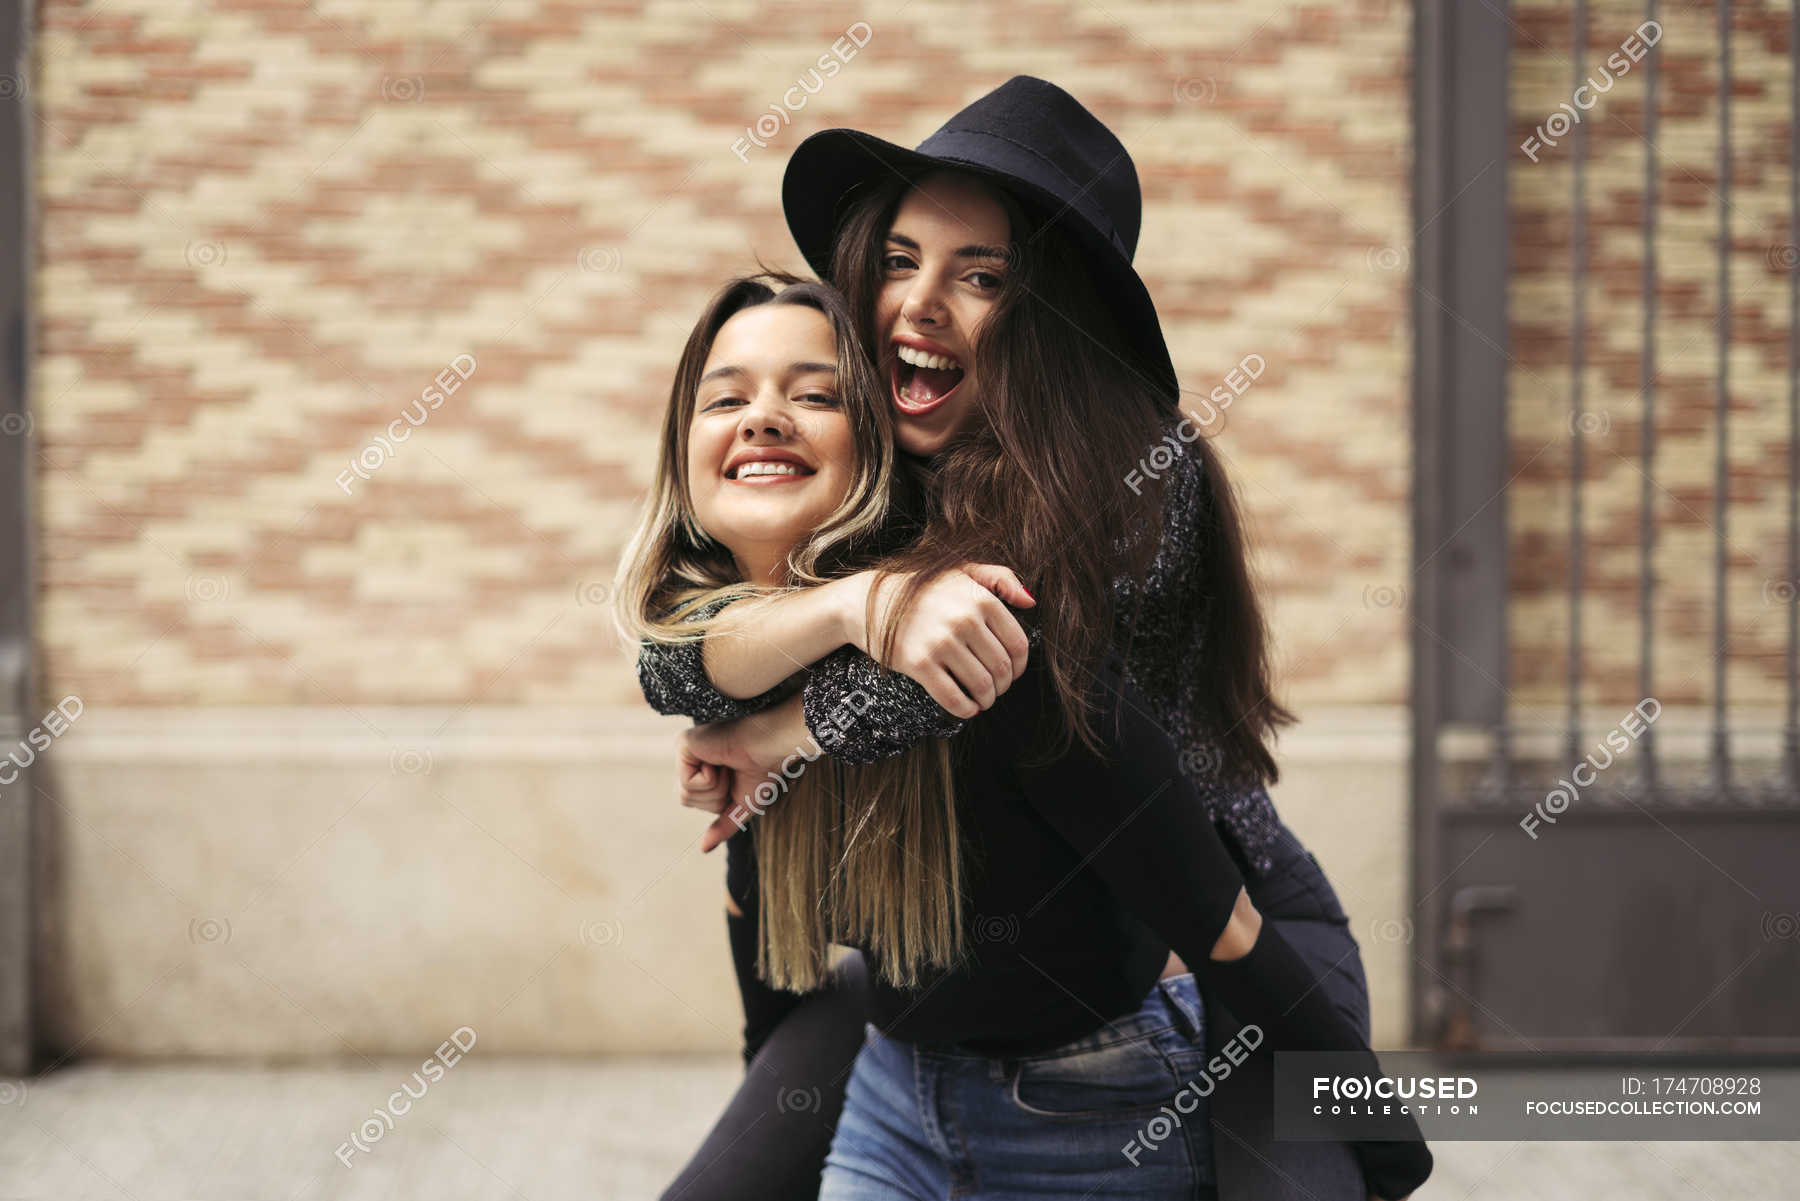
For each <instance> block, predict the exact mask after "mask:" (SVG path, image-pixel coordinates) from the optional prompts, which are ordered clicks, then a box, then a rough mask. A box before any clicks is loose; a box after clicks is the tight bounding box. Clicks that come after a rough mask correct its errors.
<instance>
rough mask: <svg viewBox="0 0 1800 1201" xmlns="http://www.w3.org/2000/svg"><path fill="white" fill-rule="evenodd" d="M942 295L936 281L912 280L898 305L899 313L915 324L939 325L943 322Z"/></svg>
mask: <svg viewBox="0 0 1800 1201" xmlns="http://www.w3.org/2000/svg"><path fill="white" fill-rule="evenodd" d="M944 312H945V310H944V296H943V292H942V290H941V289H939V287H938V286H937V284H936V283H934V282H931V281H927V280H925V279H923V278H921V279H918V280H916V281H915V282H914V284H913V286H912V288H911V290H910V291H908V292H907V294H906V302H905V303H904V304H902V305H901V306H900V315H901V316H903V317H905V318H906V320H907V322H908V323H909V324H911V325H915V326H921V327H923V326H933V327H935V326H939V325H942V324H943V323H944Z"/></svg>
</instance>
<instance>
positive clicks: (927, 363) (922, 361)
mask: <svg viewBox="0 0 1800 1201" xmlns="http://www.w3.org/2000/svg"><path fill="white" fill-rule="evenodd" d="M897 352H898V354H899V355H900V361H901V362H902V363H911V364H912V365H913V366H914V367H926V368H929V369H930V370H932V371H948V370H949V369H950V368H952V367H954V366H956V360H955V359H953V358H951V357H950V356H949V355H947V354H927V353H925V352H924V351H923V350H914V349H913V348H912V347H910V346H904V345H903V346H899V347H898V348H897Z"/></svg>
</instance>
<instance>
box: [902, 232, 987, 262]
mask: <svg viewBox="0 0 1800 1201" xmlns="http://www.w3.org/2000/svg"><path fill="white" fill-rule="evenodd" d="M888 241H890V242H898V243H899V244H900V245H902V246H904V247H905V248H906V249H908V250H911V251H913V252H914V253H917V252H918V249H919V244H918V243H917V242H915V241H913V240H912V239H911V238H909V237H907V236H906V235H905V234H896V233H890V234H888ZM954 254H955V256H956V257H957V258H959V259H1000V260H1001V261H1003V262H1004V261H1005V260H1006V259H1008V258H1010V257H1011V255H1010V253H1009V252H1008V251H1007V249H1006V247H1004V246H984V245H982V244H981V243H979V242H973V243H970V244H969V245H967V246H958V247H957V248H956V250H955V251H954Z"/></svg>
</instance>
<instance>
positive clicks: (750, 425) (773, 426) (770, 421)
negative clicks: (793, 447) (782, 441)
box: [738, 403, 794, 442]
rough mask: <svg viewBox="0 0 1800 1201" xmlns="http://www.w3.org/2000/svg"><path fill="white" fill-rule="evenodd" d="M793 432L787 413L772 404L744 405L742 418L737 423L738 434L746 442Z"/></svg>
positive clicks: (783, 435) (784, 436)
mask: <svg viewBox="0 0 1800 1201" xmlns="http://www.w3.org/2000/svg"><path fill="white" fill-rule="evenodd" d="M793 432H794V423H793V421H792V420H791V419H790V418H789V417H788V415H787V414H786V413H784V412H782V411H781V409H779V408H777V407H776V406H774V405H772V404H761V403H758V404H751V405H748V406H746V407H745V409H744V416H743V419H742V420H741V421H740V422H739V423H738V436H739V437H741V438H743V440H744V441H746V442H752V441H755V440H756V439H758V438H787V437H791V436H792V435H793Z"/></svg>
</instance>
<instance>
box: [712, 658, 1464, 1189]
mask: <svg viewBox="0 0 1800 1201" xmlns="http://www.w3.org/2000/svg"><path fill="white" fill-rule="evenodd" d="M1033 662H1034V663H1035V662H1037V660H1035V659H1034V660H1033ZM1096 699H1097V700H1099V702H1100V705H1099V708H1098V710H1097V711H1098V712H1099V713H1100V714H1101V715H1102V716H1101V717H1100V718H1099V720H1098V722H1097V726H1098V733H1099V734H1100V735H1101V736H1102V737H1101V742H1102V747H1101V749H1100V750H1099V751H1094V750H1090V749H1088V748H1087V747H1085V746H1084V745H1083V744H1082V743H1081V742H1080V741H1076V742H1075V743H1074V744H1073V745H1072V746H1071V747H1069V748H1068V749H1066V750H1064V751H1062V752H1061V753H1060V754H1058V755H1057V756H1056V757H1055V758H1054V759H1053V760H1051V761H1049V762H1039V761H1040V760H1043V759H1045V758H1046V756H1045V754H1044V753H1043V752H1044V750H1045V748H1046V746H1047V743H1045V742H1043V741H1042V738H1043V731H1044V730H1045V729H1046V728H1047V727H1049V726H1050V725H1051V719H1052V717H1053V716H1054V715H1055V714H1056V712H1057V708H1056V704H1057V698H1056V697H1055V695H1054V693H1053V692H1052V691H1051V690H1050V689H1049V687H1048V684H1047V681H1046V680H1045V678H1044V676H1043V673H1042V672H1041V671H1040V670H1035V669H1034V668H1033V667H1031V666H1028V667H1027V669H1026V671H1025V672H1024V674H1022V675H1021V676H1020V678H1019V679H1018V680H1017V681H1016V682H1015V683H1014V685H1013V687H1012V688H1010V689H1009V690H1008V691H1007V692H1006V693H1005V694H1004V695H1003V696H1002V697H1001V698H1000V700H999V701H998V702H997V703H996V704H995V705H994V706H993V708H992V709H990V710H988V711H987V712H985V713H983V714H982V715H980V716H978V717H976V718H974V719H972V720H971V722H970V723H969V725H968V728H967V729H965V730H964V731H963V732H962V733H961V734H959V735H958V736H957V739H956V741H957V744H958V768H957V790H958V791H957V796H958V807H959V810H960V813H961V821H962V829H963V832H964V835H965V838H966V842H965V851H966V852H967V853H968V854H969V872H968V887H967V890H966V892H965V894H964V898H963V903H962V912H963V920H964V923H965V926H964V929H965V935H966V937H967V939H968V943H969V949H970V951H971V955H970V957H969V959H968V960H967V962H966V963H964V964H963V965H960V966H959V967H957V968H955V969H953V970H950V971H947V972H938V973H935V974H933V975H931V976H928V977H927V980H926V982H925V983H924V984H922V985H921V986H920V987H917V988H912V989H903V988H897V987H895V986H893V985H892V984H890V983H888V982H886V981H885V980H884V979H883V978H882V973H881V970H880V968H881V957H880V955H879V954H878V953H876V952H873V951H871V950H869V949H868V948H863V950H864V955H865V958H866V959H867V961H868V967H869V980H870V990H871V1000H870V1014H869V1019H870V1021H872V1022H873V1023H874V1024H875V1025H876V1027H877V1028H879V1029H881V1030H882V1031H883V1032H884V1033H886V1034H887V1035H889V1036H890V1037H892V1038H896V1039H900V1040H901V1041H904V1042H909V1043H915V1044H921V1045H931V1044H950V1043H954V1044H958V1045H960V1046H961V1047H962V1048H963V1049H965V1050H968V1051H972V1052H974V1053H977V1054H986V1055H990V1056H993V1057H996V1058H1000V1057H1010V1056H1021V1055H1027V1054H1032V1053H1035V1052H1038V1051H1042V1050H1047V1049H1049V1048H1051V1047H1054V1046H1057V1045H1060V1044H1062V1043H1065V1042H1068V1041H1071V1040H1073V1039H1076V1038H1080V1037H1082V1036H1083V1035H1086V1034H1088V1033H1090V1032H1092V1031H1093V1030H1096V1029H1098V1028H1100V1027H1101V1026H1102V1025H1104V1024H1105V1022H1106V1021H1109V1020H1112V1019H1115V1018H1118V1017H1121V1016H1123V1015H1125V1014H1129V1013H1132V1012H1134V1011H1135V1010H1136V1009H1137V1008H1138V1006H1139V1005H1140V1004H1141V1003H1142V1001H1143V998H1144V996H1145V994H1146V993H1148V992H1149V990H1150V988H1151V987H1152V986H1153V985H1154V983H1155V982H1156V980H1157V978H1158V976H1159V975H1160V974H1161V971H1162V968H1163V966H1164V964H1165V962H1166V961H1167V957H1168V951H1169V949H1170V948H1171V947H1173V948H1174V950H1175V951H1176V952H1178V953H1179V954H1180V955H1181V958H1182V959H1183V960H1184V961H1185V962H1186V963H1187V965H1188V966H1189V968H1190V969H1191V970H1192V971H1194V973H1195V975H1196V977H1197V978H1199V979H1201V980H1202V981H1204V982H1205V983H1206V984H1208V985H1210V986H1211V987H1212V988H1213V989H1215V990H1216V992H1217V993H1218V995H1219V996H1220V998H1221V999H1222V1000H1223V1001H1224V1002H1225V1004H1226V1005H1227V1006H1229V1007H1230V1009H1231V1011H1232V1012H1233V1013H1234V1014H1236V1015H1237V1016H1238V1018H1239V1019H1240V1020H1242V1021H1244V1022H1246V1023H1254V1024H1255V1025H1258V1026H1260V1027H1261V1028H1262V1029H1263V1030H1264V1032H1265V1034H1266V1035H1267V1036H1268V1044H1269V1047H1270V1050H1271V1051H1274V1050H1310V1051H1357V1052H1362V1053H1364V1054H1365V1055H1368V1057H1369V1065H1368V1066H1369V1070H1370V1071H1371V1072H1374V1073H1379V1072H1380V1067H1379V1064H1378V1062H1377V1061H1376V1060H1375V1059H1374V1056H1373V1054H1372V1052H1370V1051H1369V1049H1368V1044H1367V1043H1365V1042H1364V1041H1363V1039H1362V1036H1361V1034H1360V1032H1359V1031H1358V1030H1357V1029H1356V1028H1355V1027H1354V1026H1352V1025H1351V1024H1350V1023H1349V1021H1348V1020H1347V1019H1346V1018H1345V1017H1344V1016H1343V1015H1342V1014H1341V1013H1340V1012H1339V1011H1338V1010H1337V1008H1336V1007H1335V1006H1333V1005H1331V1004H1330V1003H1329V1001H1328V1000H1327V999H1326V995H1325V991H1324V990H1323V989H1320V988H1318V987H1317V979H1316V977H1315V976H1314V974H1313V972H1312V969H1311V968H1310V967H1309V966H1308V965H1307V963H1306V962H1305V961H1304V960H1303V959H1301V958H1300V956H1299V955H1298V954H1297V953H1296V952H1295V951H1294V950H1293V948H1292V947H1291V946H1290V945H1289V944H1288V943H1287V942H1286V941H1285V940H1284V939H1282V937H1281V936H1280V934H1279V932H1278V931H1277V930H1276V929H1275V928H1274V927H1273V926H1272V925H1268V924H1265V925H1264V926H1263V928H1262V931H1261V933H1260V935H1259V937H1258V939H1257V942H1256V945H1255V948H1254V949H1253V950H1252V951H1251V953H1250V954H1249V955H1247V956H1245V957H1243V958H1242V959H1238V960H1233V961H1230V962H1225V963H1220V962H1215V961H1213V960H1212V958H1211V955H1212V948H1213V945H1214V944H1215V943H1216V942H1217V941H1218V938H1219V935H1220V934H1221V933H1222V932H1223V930H1224V928H1225V926H1226V923H1227V921H1228V920H1229V918H1230V916H1231V912H1232V908H1233V906H1234V904H1235V902H1236V899H1237V895H1238V892H1239V890H1240V888H1241V887H1242V885H1243V876H1242V874H1241V872H1240V871H1239V869H1238V866H1237V864H1236V862H1235V861H1234V860H1233V858H1232V856H1231V854H1230V853H1229V852H1228V851H1227V849H1226V846H1225V843H1224V841H1223V840H1222V838H1221V837H1220V833H1219V831H1218V829H1217V828H1216V827H1215V826H1214V824H1213V822H1212V820H1211V818H1210V816H1209V815H1208V813H1207V811H1206V808H1205V806H1204V805H1202V804H1201V803H1200V802H1199V800H1198V798H1196V796H1195V795H1194V790H1193V787H1192V785H1191V784H1190V783H1189V781H1188V780H1187V779H1186V778H1185V776H1184V775H1183V773H1182V771H1181V764H1180V763H1179V761H1178V756H1177V752H1176V750H1175V748H1174V746H1173V745H1172V744H1171V743H1170V741H1169V740H1168V738H1167V737H1166V736H1165V735H1164V734H1163V732H1162V731H1161V730H1160V729H1159V728H1158V727H1157V725H1156V723H1155V721H1154V720H1152V719H1151V717H1150V716H1149V713H1148V711H1147V709H1146V706H1145V704H1144V700H1143V697H1142V695H1141V694H1140V693H1139V692H1138V690H1137V689H1136V688H1135V687H1134V686H1133V685H1132V684H1131V683H1130V682H1129V681H1128V680H1127V679H1126V678H1125V677H1124V674H1123V670H1122V665H1121V664H1120V662H1119V661H1118V659H1117V657H1116V656H1115V657H1114V658H1112V659H1111V660H1110V661H1109V662H1108V663H1107V664H1106V665H1105V667H1104V668H1103V669H1102V671H1101V672H1100V673H1099V676H1098V683H1097V686H1096ZM1115 719H1116V724H1114V723H1115ZM726 846H727V855H728V856H729V859H730V869H729V871H728V875H727V882H728V886H729V887H730V888H731V890H732V893H733V896H734V898H735V899H736V900H737V902H738V904H739V906H740V907H741V908H742V909H743V910H744V914H745V916H744V917H743V918H734V919H732V927H733V930H732V944H733V954H734V957H735V958H736V959H737V968H738V975H739V981H740V987H741V988H743V989H744V1004H745V1016H746V1034H747V1036H759V1035H760V1034H766V1032H767V1031H768V1030H771V1029H773V1028H774V1026H775V1025H776V1024H777V1023H779V1021H780V1020H781V1017H782V1016H783V1015H784V1014H785V1012H786V1011H787V1009H788V1008H790V1007H791V1006H792V1005H793V1004H796V1003H797V1002H798V998H797V997H796V996H795V995H794V994H791V993H784V992H781V991H779V990H775V989H771V988H769V987H768V986H767V985H765V984H763V983H762V982H761V981H760V980H758V979H757V978H756V971H755V954H756V928H755V914H756V882H755V873H756V870H757V865H756V862H755V850H754V845H753V843H752V833H751V832H750V831H745V832H743V833H739V834H737V835H735V836H733V837H732V838H731V840H730V841H729V842H727V844H726ZM1414 1129H1415V1130H1416V1126H1415V1127H1414ZM1353 1147H1354V1148H1355V1149H1356V1150H1357V1152H1358V1155H1359V1157H1360V1158H1361V1159H1362V1162H1363V1166H1364V1173H1365V1176H1366V1177H1367V1179H1368V1183H1369V1184H1370V1187H1371V1188H1373V1189H1375V1190H1376V1191H1377V1192H1378V1193H1379V1194H1380V1195H1382V1196H1385V1197H1397V1196H1402V1195H1404V1194H1405V1193H1407V1192H1410V1191H1412V1189H1413V1188H1416V1187H1417V1185H1418V1184H1419V1183H1420V1182H1422V1181H1423V1180H1424V1179H1425V1177H1426V1176H1427V1175H1429V1174H1430V1170H1431V1155H1430V1152H1429V1151H1428V1150H1427V1149H1426V1148H1425V1145H1424V1143H1423V1142H1417V1143H1361V1144H1353Z"/></svg>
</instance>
